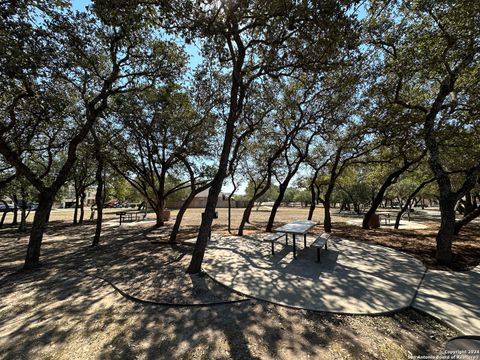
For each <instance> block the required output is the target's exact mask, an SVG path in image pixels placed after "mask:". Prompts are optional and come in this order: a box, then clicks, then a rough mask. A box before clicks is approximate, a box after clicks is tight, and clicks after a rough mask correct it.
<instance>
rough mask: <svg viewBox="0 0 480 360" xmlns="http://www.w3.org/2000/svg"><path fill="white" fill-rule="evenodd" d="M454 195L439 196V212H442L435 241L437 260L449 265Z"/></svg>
mask: <svg viewBox="0 0 480 360" xmlns="http://www.w3.org/2000/svg"><path fill="white" fill-rule="evenodd" d="M456 202H457V201H456V198H455V196H451V195H450V196H441V197H440V212H441V214H442V218H441V223H440V230H439V231H438V234H437V237H436V242H437V251H436V258H437V261H438V262H439V263H440V264H442V265H450V264H451V262H452V258H453V253H452V243H453V239H454V237H455V205H456Z"/></svg>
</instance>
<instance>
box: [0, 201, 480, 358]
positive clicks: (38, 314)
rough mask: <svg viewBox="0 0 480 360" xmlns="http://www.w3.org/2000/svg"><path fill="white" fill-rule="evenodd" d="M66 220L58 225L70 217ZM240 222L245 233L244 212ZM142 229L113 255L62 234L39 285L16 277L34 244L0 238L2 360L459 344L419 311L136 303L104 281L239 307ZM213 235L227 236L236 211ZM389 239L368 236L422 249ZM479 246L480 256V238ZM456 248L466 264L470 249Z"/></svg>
mask: <svg viewBox="0 0 480 360" xmlns="http://www.w3.org/2000/svg"><path fill="white" fill-rule="evenodd" d="M63 214H64V215H62V216H63V217H62V216H60V213H59V214H58V215H59V216H58V218H57V219H58V220H62V219H63V220H66V219H67V218H68V216H69V215H71V214H69V213H68V212H64V213H63ZM200 214H201V209H195V210H193V211H189V212H188V213H187V218H186V222H185V225H186V226H185V227H183V228H182V234H181V238H183V239H187V238H191V237H193V236H195V230H196V225H198V223H199V219H200V216H201V215H200ZM233 214H234V222H233V226H235V225H236V224H238V222H239V216H240V214H241V210H240V209H235V210H234V212H233ZM305 215H306V209H281V212H280V213H279V217H278V223H279V225H280V224H281V223H283V222H288V221H291V220H293V219H299V218H305V217H306V216H305ZM315 216H316V217H317V218H320V216H321V213H318V214H316V215H315ZM110 218H111V219H113V218H115V217H114V216H111V217H110ZM267 219H268V212H254V213H253V218H252V224H251V225H250V226H249V231H248V232H254V231H258V229H260V228H262V227H263V226H264V224H265V223H266V220H267ZM138 226H139V227H137V226H124V227H121V228H118V227H116V226H109V227H107V228H106V229H105V233H104V236H103V238H102V245H101V246H100V247H99V249H95V250H92V249H91V248H89V244H90V241H91V238H92V236H93V231H94V229H93V226H92V225H84V226H69V225H67V224H63V223H60V222H54V223H53V224H51V226H50V228H49V230H48V232H47V235H46V237H45V242H44V246H43V248H42V259H43V261H44V266H43V267H42V268H41V269H40V270H37V271H32V272H28V273H23V272H17V273H16V272H15V271H16V270H18V269H19V268H21V265H22V263H23V257H24V254H25V249H26V242H27V236H26V235H19V234H17V233H16V232H14V230H13V229H12V228H7V229H2V230H0V239H1V240H0V358H2V359H19V358H20V359H21V358H26V359H30V358H35V359H50V358H55V359H71V358H78V359H89V358H95V359H112V358H113V359H115V358H118V359H129V358H148V359H172V358H180V359H182V358H185V359H231V358H233V359H251V358H260V359H270V358H271V359H292V358H298V359H307V358H313V359H315V358H317V359H330V358H340V359H342V358H345V359H375V358H377V359H403V358H407V356H408V352H411V353H413V354H434V353H438V352H440V351H442V350H443V347H444V344H445V342H446V340H447V339H448V338H449V337H451V336H454V335H456V333H455V332H454V331H452V330H450V329H449V328H447V327H445V326H443V325H441V324H440V323H439V322H437V321H436V320H434V319H433V318H431V317H429V316H427V315H421V314H419V313H417V312H415V311H413V310H408V311H402V312H400V313H397V314H394V315H391V316H376V317H369V316H347V315H332V314H327V313H321V312H310V311H304V310H294V309H289V308H284V307H280V306H275V305H271V304H267V303H263V302H261V301H255V300H249V301H246V302H240V303H234V304H229V305H218V306H212V307H186V308H173V307H166V306H158V305H148V304H141V303H138V302H134V301H130V300H127V299H125V298H124V297H123V296H121V295H120V294H119V293H118V292H117V291H115V290H114V289H113V288H112V287H111V286H110V285H108V283H107V282H105V281H103V280H101V279H99V278H98V277H95V276H98V275H100V276H101V277H103V278H106V279H108V280H112V281H115V282H116V283H118V284H119V287H121V288H122V289H124V290H126V291H129V292H132V293H133V294H135V296H137V297H144V298H146V299H149V300H152V301H160V302H163V301H164V302H168V301H171V302H174V301H175V302H179V303H186V302H193V303H197V304H198V303H203V302H212V301H213V302H217V301H230V300H237V299H240V297H239V296H238V295H235V294H232V293H231V292H230V291H228V290H227V289H225V288H224V287H222V286H220V285H218V284H216V283H214V282H213V281H211V280H209V279H208V278H207V277H201V276H199V277H193V278H192V277H190V276H188V275H187V274H185V272H184V270H185V267H186V264H187V263H188V261H189V257H190V252H191V247H187V246H175V247H173V248H172V247H171V246H169V245H165V244H161V242H162V241H164V240H165V239H166V237H167V234H168V232H167V231H168V229H167V231H165V230H153V229H151V228H149V227H148V226H149V224H148V223H144V224H138ZM169 226H171V224H170V225H169ZM139 228H141V230H140V229H139ZM336 229H338V230H336V231H338V232H340V231H345V232H349V233H348V236H346V237H353V238H355V237H356V236H360V232H358V233H355V231H356V230H355V229H353V228H349V227H346V226H344V225H339V226H337V227H336ZM139 230H140V231H139ZM317 230H318V231H321V228H320V227H318V228H317ZM214 231H218V232H220V233H225V232H226V211H225V209H221V210H220V218H219V219H218V220H216V222H215V226H214ZM359 231H362V230H359ZM362 232H363V231H362ZM364 233H365V232H364ZM417 233H418V232H417V231H415V232H413V234H417ZM430 233H432V234H434V232H433V231H430V232H429V233H428V234H420V235H419V236H420V238H419V239H420V241H419V243H420V244H422V247H418V249H419V250H421V251H424V252H425V253H424V254H422V253H421V254H420V255H419V256H420V257H421V258H422V260H423V261H424V262H426V263H427V265H428V261H429V260H428V259H432V257H431V253H432V251H433V249H434V238H432V235H429V234H430ZM375 234H378V236H377V235H375ZM382 234H383V233H382V232H381V231H375V232H373V231H372V232H368V236H364V237H363V239H365V240H367V241H374V242H378V243H381V242H382V241H385V242H387V245H388V246H392V247H395V246H397V243H398V242H399V243H400V244H403V245H398V246H401V250H402V251H406V252H409V251H414V249H415V248H416V246H417V245H418V243H417V241H416V240H408V239H409V238H410V237H411V234H410V233H408V232H404V231H402V230H400V231H399V234H400V236H398V235H395V236H389V234H391V232H386V233H384V234H383V235H382ZM466 241H467V240H466ZM468 241H471V245H469V246H472V249H473V250H474V251H477V250H476V249H478V245H477V244H476V243H475V236H474V235H473V233H472V238H471V239H470V240H468ZM477 243H478V241H477ZM455 246H456V248H455V249H456V251H459V252H460V253H462V251H464V250H462V249H464V248H466V247H457V246H458V245H457V244H456V245H455ZM409 249H411V250H409ZM429 254H430V255H429ZM424 259H425V260H424ZM467 259H468V258H467ZM477 260H478V259H477ZM432 261H433V260H432ZM469 261H470V260H469ZM467 262H468V261H467ZM471 263H472V261H470V262H469V264H471ZM92 275H95V276H92Z"/></svg>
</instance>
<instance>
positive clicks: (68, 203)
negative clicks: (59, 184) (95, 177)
mask: <svg viewBox="0 0 480 360" xmlns="http://www.w3.org/2000/svg"><path fill="white" fill-rule="evenodd" d="M86 195H87V196H86V198H85V206H92V205H93V204H95V191H93V190H89V189H87V191H86ZM79 202H80V199H79ZM58 205H59V206H60V207H61V208H71V207H74V206H75V188H74V187H73V186H72V185H69V186H68V187H67V191H66V194H65V197H64V198H63V199H62V201H61V203H59V204H58Z"/></svg>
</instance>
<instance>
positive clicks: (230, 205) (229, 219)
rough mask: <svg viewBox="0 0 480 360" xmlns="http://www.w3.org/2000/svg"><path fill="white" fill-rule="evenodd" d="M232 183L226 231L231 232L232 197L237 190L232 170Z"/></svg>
mask: <svg viewBox="0 0 480 360" xmlns="http://www.w3.org/2000/svg"><path fill="white" fill-rule="evenodd" d="M232 184H233V190H232V192H231V193H230V194H229V195H228V233H229V234H231V233H232V231H231V230H232V229H231V226H232V197H233V195H234V194H235V191H237V184H236V183H235V179H234V173H233V172H232Z"/></svg>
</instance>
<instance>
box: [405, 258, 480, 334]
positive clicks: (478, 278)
mask: <svg viewBox="0 0 480 360" xmlns="http://www.w3.org/2000/svg"><path fill="white" fill-rule="evenodd" d="M478 269H479V267H477V268H475V269H474V270H473V271H468V272H453V271H440V270H428V271H427V273H426V274H425V279H424V280H423V283H422V286H421V287H420V289H419V291H418V295H417V297H416V299H415V301H414V303H413V307H414V308H415V309H418V310H421V311H424V312H426V313H427V314H430V315H432V316H434V317H436V318H438V319H440V320H442V321H444V322H446V323H447V324H449V325H450V326H452V327H453V328H455V329H457V330H458V331H460V332H461V333H463V334H466V335H480V271H478Z"/></svg>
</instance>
